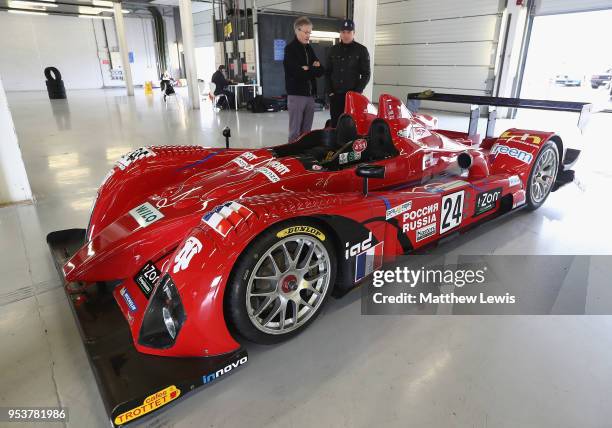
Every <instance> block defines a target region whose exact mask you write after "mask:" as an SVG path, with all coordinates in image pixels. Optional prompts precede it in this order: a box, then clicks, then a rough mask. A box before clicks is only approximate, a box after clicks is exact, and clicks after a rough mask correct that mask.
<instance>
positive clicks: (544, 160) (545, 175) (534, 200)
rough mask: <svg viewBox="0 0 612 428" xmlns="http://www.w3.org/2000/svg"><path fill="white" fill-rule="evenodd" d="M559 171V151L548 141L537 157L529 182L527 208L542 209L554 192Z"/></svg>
mask: <svg viewBox="0 0 612 428" xmlns="http://www.w3.org/2000/svg"><path fill="white" fill-rule="evenodd" d="M558 169H559V151H558V150H557V146H556V144H555V143H554V142H552V141H548V142H547V143H546V144H545V145H544V147H542V150H540V153H539V154H538V156H537V157H536V160H535V162H534V163H533V167H532V168H531V172H530V173H529V180H528V181H527V189H526V190H527V207H528V209H530V210H535V209H538V208H540V206H542V204H543V203H544V201H546V198H548V195H550V191H551V190H552V187H553V185H554V184H555V180H556V179H557V172H558Z"/></svg>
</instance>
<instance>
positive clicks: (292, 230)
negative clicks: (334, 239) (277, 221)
mask: <svg viewBox="0 0 612 428" xmlns="http://www.w3.org/2000/svg"><path fill="white" fill-rule="evenodd" d="M298 233H306V234H307V235H312V236H314V237H315V238H318V239H320V240H321V241H325V234H324V233H323V232H321V231H320V230H319V229H317V228H316V227H312V226H291V227H288V228H286V229H283V230H281V231H280V232H278V233H277V234H276V237H277V238H285V237H287V236H289V235H295V234H298Z"/></svg>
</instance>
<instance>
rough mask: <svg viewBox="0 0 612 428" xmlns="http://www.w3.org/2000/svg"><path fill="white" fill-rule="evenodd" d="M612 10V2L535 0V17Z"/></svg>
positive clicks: (601, 0)
mask: <svg viewBox="0 0 612 428" xmlns="http://www.w3.org/2000/svg"><path fill="white" fill-rule="evenodd" d="M605 9H612V0H580V1H576V0H536V7H535V14H536V15H555V14H559V13H573V12H590V11H593V10H605Z"/></svg>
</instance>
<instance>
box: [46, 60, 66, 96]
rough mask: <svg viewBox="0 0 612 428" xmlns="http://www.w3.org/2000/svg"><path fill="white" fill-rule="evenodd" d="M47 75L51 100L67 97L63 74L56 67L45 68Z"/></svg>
mask: <svg viewBox="0 0 612 428" xmlns="http://www.w3.org/2000/svg"><path fill="white" fill-rule="evenodd" d="M45 77H46V78H47V81H46V82H45V83H46V84H47V93H48V94H49V99H51V100H63V99H65V98H66V88H65V87H64V81H63V80H62V74H61V73H60V72H59V70H58V69H57V68H55V67H47V68H45Z"/></svg>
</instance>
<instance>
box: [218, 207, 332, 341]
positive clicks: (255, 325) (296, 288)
mask: <svg viewBox="0 0 612 428" xmlns="http://www.w3.org/2000/svg"><path fill="white" fill-rule="evenodd" d="M305 231H306V232H305ZM294 240H295V241H296V242H295V244H294ZM332 240H333V238H332V236H331V233H329V230H328V229H327V228H325V227H324V226H323V225H322V224H320V223H319V222H315V221H313V220H307V219H304V220H299V219H295V220H289V221H286V222H281V223H279V224H276V225H273V226H271V227H270V228H269V229H267V230H265V231H264V232H262V233H261V234H260V235H259V236H257V237H256V238H255V239H254V240H253V241H252V242H251V243H250V244H249V245H248V247H247V248H246V249H245V250H244V252H243V253H242V254H241V255H240V257H239V258H238V261H237V262H236V264H235V265H234V268H233V270H232V273H231V275H230V278H229V281H228V283H227V287H226V290H225V299H224V305H225V316H226V320H227V322H228V325H229V327H230V329H231V330H232V331H233V332H237V333H238V334H239V335H240V336H242V337H244V338H246V339H247V340H250V341H252V342H255V343H260V344H266V345H269V344H274V343H279V342H282V341H285V340H288V339H290V338H292V337H294V336H296V335H297V334H299V333H301V332H302V331H304V330H305V329H306V327H307V326H308V325H310V323H312V322H313V321H314V320H315V319H316V318H317V316H319V314H320V313H321V311H322V308H323V307H324V304H325V303H326V301H327V300H328V298H329V295H330V294H331V293H332V289H333V285H334V281H335V277H336V270H337V261H336V254H335V250H334V245H333V242H332ZM298 242H303V243H304V245H303V247H302V248H301V249H298V246H299V243H298ZM310 242H312V248H313V250H312V251H313V255H314V256H316V259H313V258H312V256H311V258H310V259H309V260H307V261H306V262H308V263H309V261H310V260H314V261H315V263H318V262H319V261H321V264H318V265H317V266H316V267H315V268H313V269H311V270H310V271H308V272H307V273H306V274H304V275H303V276H302V277H301V279H297V278H296V279H293V278H292V280H291V281H290V282H289V284H290V285H287V281H286V279H287V278H288V277H291V274H292V272H294V271H292V270H291V269H290V265H289V264H287V265H286V266H283V263H285V262H286V260H287V258H286V256H282V254H285V253H284V252H283V250H282V248H283V246H285V248H287V249H288V254H289V257H290V258H291V257H294V258H295V259H297V265H298V266H296V268H297V267H299V264H300V259H301V260H304V259H305V258H306V257H307V256H308V251H309V250H310V246H309V243H310ZM315 244H316V245H315ZM293 245H295V246H293ZM323 249H324V250H323ZM270 250H272V252H271V253H270V255H268V252H269V251H270ZM317 251H318V252H317ZM292 253H293V254H292ZM324 255H326V256H327V259H328V260H329V264H327V263H325V262H323V261H322V260H324V257H323V256H324ZM270 257H273V258H275V261H276V264H277V266H278V270H279V271H281V272H283V268H286V269H287V270H286V271H284V272H283V273H282V274H280V275H281V278H280V279H279V280H276V279H274V280H268V279H267V280H265V281H263V282H258V283H256V282H255V281H259V280H256V279H254V276H261V275H263V273H262V272H264V271H265V269H269V266H266V263H267V264H268V265H270V264H271V263H270V262H269V260H270ZM309 265H310V263H309ZM322 266H324V267H325V269H322ZM302 268H305V266H302ZM326 269H329V271H328V273H327V277H325V275H323V279H322V280H321V281H322V282H321V283H320V284H321V285H318V284H319V283H317V284H315V285H314V286H315V287H317V286H318V287H319V289H318V290H319V291H322V292H320V293H319V294H316V293H314V292H312V291H309V290H308V289H302V286H303V285H304V284H305V283H306V282H307V281H306V280H307V279H308V280H310V279H311V278H316V275H315V276H311V274H312V270H316V271H317V272H318V273H317V275H321V272H323V271H325V270H326ZM256 274H257V275H256ZM298 276H299V274H298ZM326 278H327V280H328V281H329V282H328V283H327V284H326V285H325V287H323V284H324V283H325V280H326ZM313 282H315V280H313ZM262 283H263V284H269V285H266V286H265V287H264V288H266V292H271V291H272V290H274V291H273V292H272V295H271V296H268V297H258V296H256V297H253V296H251V297H250V298H247V294H249V293H250V292H251V291H254V290H255V288H256V287H261V284H262ZM283 284H285V285H283ZM285 286H286V287H285ZM323 288H324V290H323ZM282 290H285V291H287V292H288V293H293V294H292V296H293V297H292V298H293V299H295V300H298V301H300V300H301V301H306V302H309V305H302V306H300V304H299V303H298V304H297V312H298V314H299V315H298V317H297V320H298V321H297V325H295V324H294V323H293V324H290V323H288V324H287V327H286V328H287V329H288V331H285V332H282V331H281V330H278V331H276V332H270V331H264V330H265V329H267V327H266V326H267V325H269V323H270V322H273V323H274V324H278V326H279V328H280V325H281V324H280V320H279V321H278V322H274V320H276V319H277V318H276V316H272V313H273V312H274V311H275V310H277V309H278V308H279V307H283V306H282V300H281V298H283V297H284V298H285V302H286V305H287V306H286V309H284V310H285V312H284V316H286V317H287V318H289V316H290V315H293V314H294V313H295V310H296V309H295V307H296V306H294V305H295V301H294V300H287V296H291V295H290V294H285V292H284V291H282ZM257 291H259V290H257ZM296 293H297V295H298V296H300V297H301V299H300V297H297V298H296V297H295V296H296ZM266 299H274V300H273V302H272V303H267V306H266V305H264V303H265V302H267V300H266ZM247 300H248V303H247ZM310 305H312V306H310ZM261 306H264V307H265V308H266V309H265V310H262V312H261V318H262V320H261V321H260V320H259V317H258V316H256V315H255V314H256V312H257V309H259V308H261ZM311 308H314V309H311ZM278 310H280V309H278ZM303 311H304V313H303V315H302V312H303ZM310 311H312V313H311V312H310ZM269 316H272V318H271V319H270V321H269V322H267V323H266V322H265V319H267V317H269ZM279 316H280V315H279ZM284 319H285V317H284ZM292 319H293V318H290V320H292ZM302 320H303V321H302ZM287 322H288V321H287ZM283 325H284V324H283Z"/></svg>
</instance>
